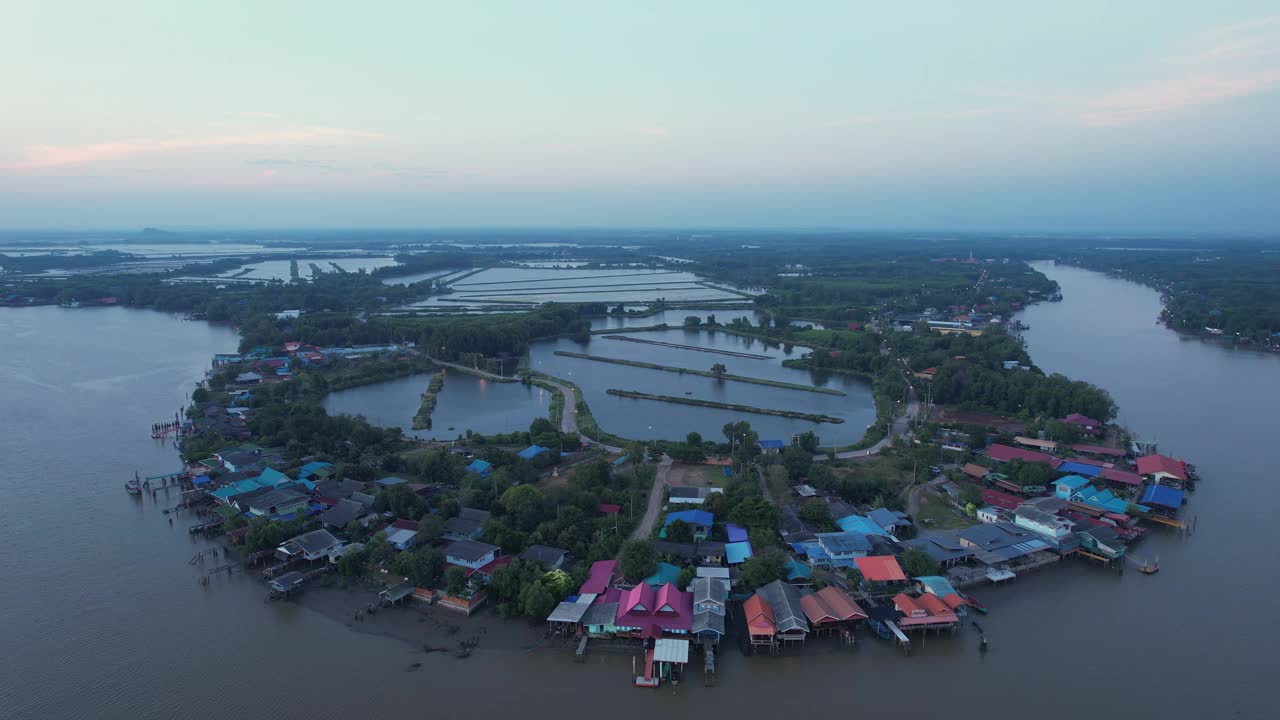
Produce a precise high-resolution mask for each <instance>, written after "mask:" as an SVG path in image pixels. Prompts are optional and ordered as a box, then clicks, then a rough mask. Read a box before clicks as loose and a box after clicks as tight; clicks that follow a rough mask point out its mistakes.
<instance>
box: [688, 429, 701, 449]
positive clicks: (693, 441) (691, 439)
mask: <svg viewBox="0 0 1280 720" xmlns="http://www.w3.org/2000/svg"><path fill="white" fill-rule="evenodd" d="M684 442H685V444H686V445H690V446H692V447H702V434H701V433H698V432H691V433H689V434H688V435H685V436H684Z"/></svg>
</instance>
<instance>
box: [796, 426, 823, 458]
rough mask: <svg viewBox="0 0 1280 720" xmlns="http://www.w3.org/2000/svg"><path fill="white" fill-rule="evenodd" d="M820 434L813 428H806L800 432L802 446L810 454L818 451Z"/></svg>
mask: <svg viewBox="0 0 1280 720" xmlns="http://www.w3.org/2000/svg"><path fill="white" fill-rule="evenodd" d="M818 440H819V438H818V434H817V433H815V432H814V431H812V430H806V431H804V432H802V433H800V447H801V448H803V449H804V451H805V452H807V453H809V454H810V455H814V454H817V452H818Z"/></svg>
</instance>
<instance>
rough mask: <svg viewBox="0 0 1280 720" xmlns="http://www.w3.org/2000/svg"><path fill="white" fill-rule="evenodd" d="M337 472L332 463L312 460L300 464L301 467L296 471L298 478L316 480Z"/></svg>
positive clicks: (331, 475) (325, 478) (326, 477)
mask: <svg viewBox="0 0 1280 720" xmlns="http://www.w3.org/2000/svg"><path fill="white" fill-rule="evenodd" d="M337 473H338V468H337V467H336V466H334V464H333V463H330V462H321V461H318V460H314V461H312V462H309V463H307V464H306V465H303V466H302V469H301V470H299V471H298V478H299V479H302V480H312V481H315V482H318V481H320V480H327V479H329V478H331V477H333V476H334V475H336V474H337Z"/></svg>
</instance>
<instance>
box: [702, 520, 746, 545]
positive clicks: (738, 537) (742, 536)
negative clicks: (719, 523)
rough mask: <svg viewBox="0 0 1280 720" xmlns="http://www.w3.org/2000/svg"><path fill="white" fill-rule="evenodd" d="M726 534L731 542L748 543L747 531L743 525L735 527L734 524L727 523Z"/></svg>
mask: <svg viewBox="0 0 1280 720" xmlns="http://www.w3.org/2000/svg"><path fill="white" fill-rule="evenodd" d="M707 514H708V515H710V513H707ZM724 532H725V534H726V535H728V536H729V542H746V541H747V529H746V528H744V527H742V526H741V525H734V524H733V523H725V524H724Z"/></svg>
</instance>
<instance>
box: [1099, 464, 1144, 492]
mask: <svg viewBox="0 0 1280 720" xmlns="http://www.w3.org/2000/svg"><path fill="white" fill-rule="evenodd" d="M1101 477H1102V479H1103V480H1106V481H1107V482H1111V483H1118V484H1120V485H1127V486H1129V487H1137V486H1139V485H1141V484H1142V482H1143V481H1142V476H1141V475H1139V474H1138V473H1135V472H1129V471H1128V470H1121V469H1120V468H1102V475H1101Z"/></svg>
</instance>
